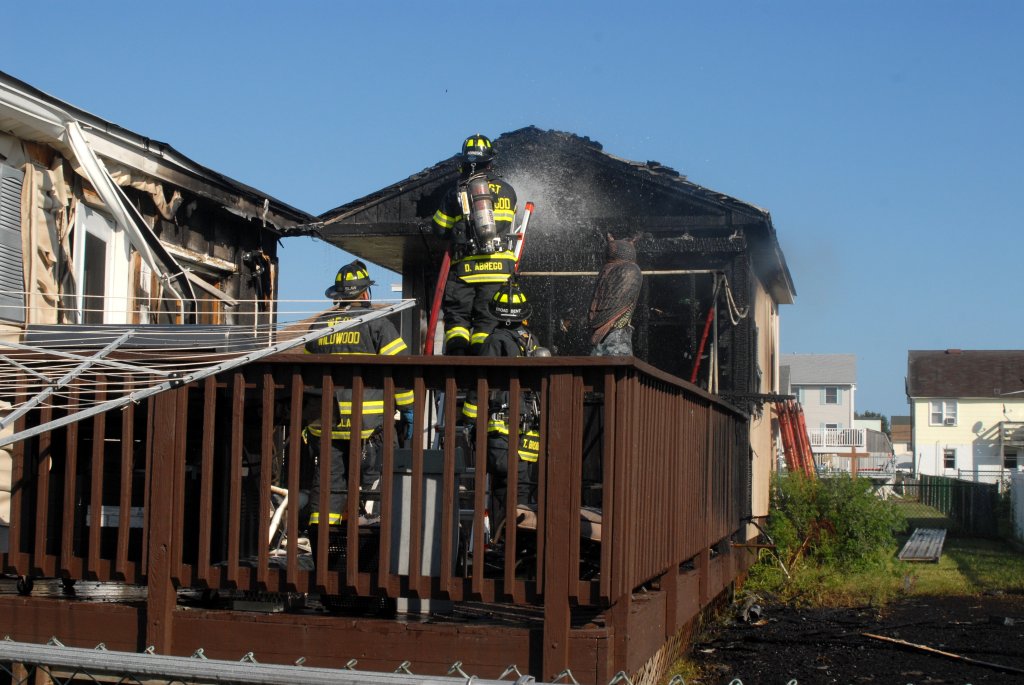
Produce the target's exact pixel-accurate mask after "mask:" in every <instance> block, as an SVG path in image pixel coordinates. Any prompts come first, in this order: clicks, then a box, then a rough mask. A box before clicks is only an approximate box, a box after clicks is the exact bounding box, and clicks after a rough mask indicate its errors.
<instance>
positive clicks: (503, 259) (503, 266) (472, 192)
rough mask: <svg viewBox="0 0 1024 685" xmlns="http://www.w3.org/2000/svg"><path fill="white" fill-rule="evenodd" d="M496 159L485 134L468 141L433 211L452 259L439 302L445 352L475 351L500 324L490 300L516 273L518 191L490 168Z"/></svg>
mask: <svg viewBox="0 0 1024 685" xmlns="http://www.w3.org/2000/svg"><path fill="white" fill-rule="evenodd" d="M494 157H495V152H494V148H493V146H492V144H491V141H490V139H489V138H488V137H487V136H483V135H480V134H479V133H476V134H474V135H471V136H469V137H468V138H466V140H465V141H464V142H463V143H462V156H461V162H462V163H461V166H460V167H459V179H458V181H457V182H456V183H455V185H454V186H453V187H452V188H451V189H450V190H449V191H448V193H447V194H446V195H445V197H444V200H443V201H442V203H441V206H440V208H438V210H437V211H436V212H435V213H434V229H435V231H436V232H437V233H438V235H440V236H441V237H443V238H446V239H447V240H448V241H449V249H450V250H451V260H452V261H451V270H450V271H449V273H448V281H447V283H446V284H445V290H444V300H443V304H442V307H443V308H444V343H445V344H444V351H445V354H451V355H464V354H467V353H468V354H478V353H479V350H480V347H481V346H482V345H483V343H484V342H485V341H486V340H487V336H488V335H490V332H491V331H492V330H494V327H495V326H497V324H498V320H497V319H496V318H494V316H493V315H492V314H491V312H490V308H489V307H490V301H491V298H492V297H493V296H494V293H495V292H497V290H498V288H499V287H500V286H501V284H502V283H504V282H505V281H507V280H508V279H509V277H510V276H511V275H512V273H513V272H514V271H515V263H516V258H515V253H514V252H513V249H512V248H514V245H512V244H511V243H510V240H511V238H510V234H511V233H512V224H513V221H514V220H515V215H516V191H515V190H514V189H513V188H512V185H511V184H510V183H509V182H508V181H506V180H504V179H502V178H500V177H498V176H497V175H496V174H495V173H494V171H493V170H492V168H491V164H492V162H493V161H494Z"/></svg>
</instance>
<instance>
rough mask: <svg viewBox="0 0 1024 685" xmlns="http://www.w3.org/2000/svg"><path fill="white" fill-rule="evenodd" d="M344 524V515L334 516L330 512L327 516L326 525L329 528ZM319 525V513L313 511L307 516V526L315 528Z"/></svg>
mask: <svg viewBox="0 0 1024 685" xmlns="http://www.w3.org/2000/svg"><path fill="white" fill-rule="evenodd" d="M344 522H345V515H344V514H336V513H335V512H333V511H332V512H331V513H330V514H328V515H327V525H329V526H336V525H338V524H339V523H344ZM319 524H320V512H319V511H314V512H313V513H312V514H310V515H309V525H311V526H316V525H319Z"/></svg>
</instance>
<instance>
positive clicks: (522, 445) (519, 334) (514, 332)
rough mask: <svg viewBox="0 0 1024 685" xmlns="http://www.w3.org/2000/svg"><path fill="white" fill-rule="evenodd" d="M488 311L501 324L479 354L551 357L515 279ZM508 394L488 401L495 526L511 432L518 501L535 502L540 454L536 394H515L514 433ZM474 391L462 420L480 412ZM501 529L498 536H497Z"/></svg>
mask: <svg viewBox="0 0 1024 685" xmlns="http://www.w3.org/2000/svg"><path fill="white" fill-rule="evenodd" d="M490 308H491V313H492V314H493V315H494V317H495V318H496V319H498V321H499V324H498V326H497V327H496V328H495V329H494V331H493V332H492V333H491V335H490V336H489V337H488V338H487V341H486V342H485V343H484V345H483V347H482V348H481V350H480V356H488V357H550V356H551V353H550V352H549V351H548V350H547V348H545V347H541V346H540V344H539V343H538V341H537V338H536V336H534V335H533V333H532V332H531V331H530V329H529V328H528V327H527V325H526V318H527V317H528V316H529V315H530V312H531V306H530V303H529V302H528V301H527V299H526V294H525V293H524V292H523V291H522V290H521V289H520V288H519V285H518V284H517V283H516V282H515V279H510V280H509V281H507V282H506V283H505V284H504V285H502V286H501V288H500V289H499V290H498V291H497V292H496V293H495V294H494V295H493V296H492V298H491V302H490ZM509 401H510V397H509V392H508V391H505V390H496V391H492V392H491V393H490V395H489V397H488V400H487V407H486V410H487V416H488V418H487V474H488V475H489V476H490V479H491V512H492V515H493V518H492V520H493V521H494V522H495V524H496V525H497V526H500V525H501V522H502V521H503V520H504V518H505V512H506V509H507V499H508V470H509V463H508V451H509V436H510V435H517V436H518V441H519V442H518V446H519V463H518V465H517V471H516V473H517V478H516V501H517V503H518V504H534V503H536V501H537V470H538V467H537V461H538V459H539V458H540V406H539V401H538V399H537V394H536V393H535V392H534V391H533V390H530V389H527V388H523V389H522V390H521V392H520V396H519V426H518V430H517V431H516V432H515V433H512V432H511V430H510V427H509V424H508V420H509ZM479 410H480V409H479V408H478V407H477V400H476V393H475V392H474V391H470V392H469V394H468V396H467V398H466V403H465V404H464V405H463V407H462V414H463V417H464V419H467V420H469V421H472V422H475V421H476V417H477V414H478V412H479ZM500 530H501V529H500V528H497V531H496V534H497V535H500Z"/></svg>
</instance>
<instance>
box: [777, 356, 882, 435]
mask: <svg viewBox="0 0 1024 685" xmlns="http://www.w3.org/2000/svg"><path fill="white" fill-rule="evenodd" d="M779 366H780V368H781V374H780V375H781V379H782V382H783V387H782V393H783V394H786V395H795V396H796V399H797V401H798V402H799V403H800V405H801V406H802V407H803V410H804V420H805V421H806V423H807V433H808V435H809V437H810V438H811V447H812V449H813V450H814V452H815V454H818V453H842V452H849V451H850V450H851V449H852V448H853V447H863V446H864V443H863V442H860V443H859V444H858V441H857V437H858V435H861V436H862V435H863V431H857V430H856V429H855V427H854V395H855V393H856V390H857V358H856V357H855V356H854V355H852V354H784V355H782V357H781V359H780V362H779Z"/></svg>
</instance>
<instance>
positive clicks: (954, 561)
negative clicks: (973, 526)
mask: <svg viewBox="0 0 1024 685" xmlns="http://www.w3.org/2000/svg"><path fill="white" fill-rule="evenodd" d="M902 566H903V569H904V576H903V577H904V578H905V579H906V580H905V583H906V584H907V585H909V594H912V595H975V594H980V593H983V592H1009V593H1024V554H1022V553H1021V552H1020V551H1018V550H1016V549H1014V548H1013V547H1011V546H1010V544H1009V543H1007V542H1004V541H1001V540H981V539H977V538H961V537H947V538H946V544H945V546H944V547H943V549H942V556H941V557H940V558H939V563H937V564H922V563H915V564H910V563H904V564H902Z"/></svg>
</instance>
